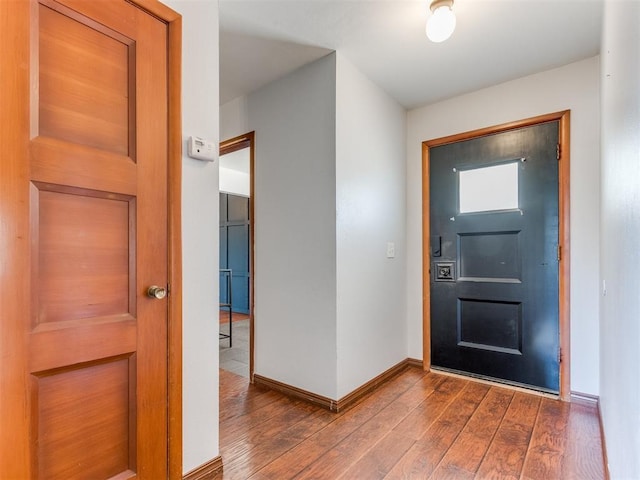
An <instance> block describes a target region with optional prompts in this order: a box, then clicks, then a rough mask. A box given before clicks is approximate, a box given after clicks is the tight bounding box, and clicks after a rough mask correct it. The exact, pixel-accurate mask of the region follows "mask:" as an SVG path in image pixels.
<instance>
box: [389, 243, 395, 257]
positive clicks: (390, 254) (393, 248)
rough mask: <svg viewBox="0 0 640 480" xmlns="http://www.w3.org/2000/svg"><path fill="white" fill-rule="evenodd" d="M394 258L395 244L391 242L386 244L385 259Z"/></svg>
mask: <svg viewBox="0 0 640 480" xmlns="http://www.w3.org/2000/svg"><path fill="white" fill-rule="evenodd" d="M395 256H396V244H395V243H393V242H387V258H395Z"/></svg>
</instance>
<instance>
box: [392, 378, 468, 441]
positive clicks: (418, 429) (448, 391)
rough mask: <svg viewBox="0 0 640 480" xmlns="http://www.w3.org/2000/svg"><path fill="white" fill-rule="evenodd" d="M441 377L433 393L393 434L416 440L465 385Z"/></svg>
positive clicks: (458, 381)
mask: <svg viewBox="0 0 640 480" xmlns="http://www.w3.org/2000/svg"><path fill="white" fill-rule="evenodd" d="M432 375H434V374H432ZM442 377H443V381H442V383H440V385H438V386H437V387H436V390H435V392H433V394H432V395H431V396H429V398H425V400H424V401H423V402H422V403H421V404H420V405H418V406H417V407H416V408H415V410H414V411H413V412H411V413H410V414H409V415H407V417H406V418H405V419H404V420H403V421H402V422H400V423H399V424H398V425H397V426H396V427H395V428H394V429H393V430H394V432H396V433H399V434H400V435H404V436H406V437H408V438H412V439H414V440H418V439H419V438H420V437H422V436H423V435H424V433H425V432H426V431H427V429H428V428H429V427H430V426H431V424H432V423H433V422H435V421H436V420H437V418H438V417H439V416H440V414H441V413H442V412H443V411H444V409H445V408H447V406H448V405H449V404H450V403H451V402H452V401H453V399H454V398H455V397H456V395H457V394H458V393H460V391H461V390H462V389H463V388H464V386H465V385H466V384H467V382H466V381H464V380H461V379H459V378H455V377H446V376H442Z"/></svg>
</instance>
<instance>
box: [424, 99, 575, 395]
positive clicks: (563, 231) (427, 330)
mask: <svg viewBox="0 0 640 480" xmlns="http://www.w3.org/2000/svg"><path fill="white" fill-rule="evenodd" d="M570 117H571V111H570V110H564V111H560V112H555V113H549V114H546V115H539V116H536V117H531V118H526V119H524V120H517V121H514V122H508V123H503V124H500V125H495V126H492V127H486V128H480V129H477V130H471V131H468V132H464V133H459V134H455V135H449V136H446V137H441V138H436V139H433V140H427V141H425V142H422V359H423V360H422V364H423V368H424V370H425V371H429V370H430V369H431V273H430V268H431V256H430V248H429V238H430V235H431V233H430V207H431V206H430V202H429V151H430V149H431V148H433V147H438V146H441V145H446V144H449V143H455V142H460V141H463V140H470V139H472V138H478V137H484V136H487V135H493V134H497V133H502V132H506V131H509V130H515V129H519V128H523V127H528V126H532V125H537V124H541V123H548V122H554V121H557V122H558V123H559V125H558V130H559V132H558V142H559V152H558V154H559V158H558V221H559V232H558V237H559V239H558V242H559V245H558V256H559V264H558V277H559V278H558V279H559V286H558V301H559V311H558V313H559V318H558V321H559V331H560V339H559V340H560V352H559V357H560V358H559V364H560V365H559V366H560V399H561V400H563V401H566V402H568V401H570V400H571V381H570V380H571V378H570V346H571V343H570V326H571V324H570V313H571V308H570V307H571V306H570V263H571V262H570V253H571V251H570V245H571V244H570V228H569V226H570V223H569V219H570V218H569V213H570V212H569V184H570V181H569V180H570V178H569V175H570V161H569V159H570V137H569V135H570Z"/></svg>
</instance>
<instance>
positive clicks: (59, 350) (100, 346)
mask: <svg viewBox="0 0 640 480" xmlns="http://www.w3.org/2000/svg"><path fill="white" fill-rule="evenodd" d="M136 333H137V326H136V321H135V319H133V318H132V317H131V315H118V316H114V317H103V318H94V319H90V320H75V321H70V322H61V323H49V324H42V325H40V326H39V327H37V328H36V330H35V331H34V333H33V334H32V335H31V347H32V352H31V359H30V363H29V366H30V369H31V372H34V373H41V372H46V371H50V370H53V369H57V368H62V367H64V366H66V365H74V364H78V363H86V362H91V361H95V360H97V359H100V358H109V357H114V356H117V355H121V354H129V353H131V352H134V351H136V347H137V335H136ZM52 346H53V347H52Z"/></svg>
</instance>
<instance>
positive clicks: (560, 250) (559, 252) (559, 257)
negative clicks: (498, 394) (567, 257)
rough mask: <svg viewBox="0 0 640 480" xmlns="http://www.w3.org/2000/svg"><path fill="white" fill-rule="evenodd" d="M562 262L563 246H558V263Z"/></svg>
mask: <svg viewBox="0 0 640 480" xmlns="http://www.w3.org/2000/svg"><path fill="white" fill-rule="evenodd" d="M560 260H562V245H560V244H558V261H560Z"/></svg>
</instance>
